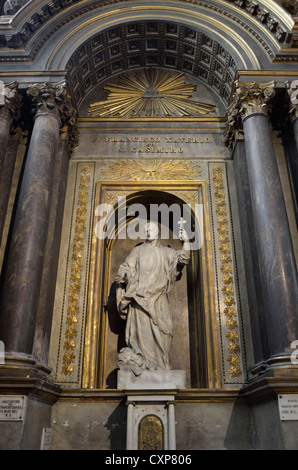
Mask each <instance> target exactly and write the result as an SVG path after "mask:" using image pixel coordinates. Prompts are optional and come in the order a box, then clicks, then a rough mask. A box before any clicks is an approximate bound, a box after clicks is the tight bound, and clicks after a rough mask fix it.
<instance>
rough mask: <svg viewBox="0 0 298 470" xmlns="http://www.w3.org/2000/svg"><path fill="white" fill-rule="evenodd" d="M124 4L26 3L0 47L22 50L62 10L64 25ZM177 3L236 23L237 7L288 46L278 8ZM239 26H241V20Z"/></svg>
mask: <svg viewBox="0 0 298 470" xmlns="http://www.w3.org/2000/svg"><path fill="white" fill-rule="evenodd" d="M125 1H126V0H101V1H90V2H89V3H88V4H87V5H86V3H85V4H84V5H82V6H80V5H79V4H80V3H81V1H80V0H50V1H47V2H45V3H44V4H43V5H41V6H40V7H39V8H38V9H35V10H32V8H31V9H30V10H29V8H30V6H31V3H34V2H29V3H28V5H26V8H28V11H30V14H29V16H28V17H27V18H26V19H25V18H24V19H23V21H22V23H21V24H17V21H15V27H13V28H12V30H11V31H9V32H5V31H4V30H3V28H2V30H3V32H2V34H1V23H0V45H1V44H2V46H4V47H7V48H10V49H18V48H20V47H24V46H25V45H26V44H27V42H28V41H29V39H30V38H31V37H32V36H33V35H34V34H35V33H36V31H38V30H39V29H40V28H41V27H42V26H43V25H45V24H46V23H48V22H50V20H51V19H53V18H54V17H55V16H57V15H58V14H61V12H63V11H64V10H65V11H67V12H68V16H67V18H65V19H64V21H66V22H67V21H70V20H71V18H72V15H73V13H72V12H74V11H75V16H78V15H82V14H84V12H86V11H92V10H94V9H98V8H100V7H104V6H109V5H113V4H120V3H123V2H125ZM179 3H182V4H183V3H188V4H192V5H197V6H204V7H205V8H209V9H210V10H212V11H216V12H219V13H221V14H223V15H224V16H227V17H229V18H230V19H234V20H237V16H235V12H233V13H232V12H231V11H228V10H229V5H228V4H233V5H235V6H236V7H237V9H238V8H239V9H242V10H245V12H246V13H248V14H250V15H251V16H252V17H253V18H254V20H257V21H258V22H259V24H260V28H263V27H266V28H267V29H268V30H269V31H270V32H271V33H272V35H273V37H274V38H276V39H277V41H278V42H279V43H280V44H287V45H288V44H289V42H290V41H291V34H290V33H291V28H290V21H289V18H291V16H290V15H289V14H288V13H287V12H286V11H285V10H284V9H282V8H280V10H281V12H283V13H284V14H283V15H282V18H280V17H278V16H277V13H279V14H280V15H281V12H277V11H276V10H275V9H272V11H271V10H269V9H268V8H264V7H263V6H262V2H258V3H256V2H254V1H250V0H221V1H218V2H217V1H216V0H211V1H209V2H206V1H202V0H180V1H179ZM272 3H273V2H272ZM224 4H227V6H226V7H225V5H224ZM275 6H276V5H275ZM26 8H25V7H24V8H23V9H22V11H23V10H26ZM17 17H18V13H17V14H16V15H15V17H13V19H15V18H16V20H17ZM0 19H1V17H0ZM7 21H8V22H9V23H10V24H12V23H11V20H10V17H7ZM2 25H3V22H2ZM242 27H245V21H243V25H242ZM247 27H249V25H247Z"/></svg>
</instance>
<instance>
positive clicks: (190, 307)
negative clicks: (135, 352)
mask: <svg viewBox="0 0 298 470" xmlns="http://www.w3.org/2000/svg"><path fill="white" fill-rule="evenodd" d="M99 185H100V186H102V188H101V191H98V195H99V194H101V196H102V195H103V193H104V191H105V190H106V191H108V188H109V183H108V184H107V183H106V182H104V183H102V185H101V184H100V183H99ZM140 186H144V184H143V183H142V184H141V185H140V184H136V183H134V184H129V183H128V184H122V185H121V193H122V195H123V192H125V191H127V195H126V198H125V210H126V211H127V213H129V208H130V207H132V205H135V204H141V205H142V206H143V207H144V208H145V210H146V211H147V214H150V209H151V207H152V206H153V205H156V206H161V205H162V204H165V205H167V207H168V208H170V212H169V213H168V214H169V219H168V222H169V223H166V225H167V226H168V228H169V230H168V238H167V239H165V238H163V237H164V235H165V231H164V230H162V228H163V227H162V223H163V222H164V219H160V218H159V220H156V221H157V222H158V223H159V226H160V234H161V235H162V236H161V237H160V243H161V244H163V245H165V246H170V247H171V248H174V249H178V250H179V249H181V247H182V244H181V242H180V240H179V238H178V227H174V226H173V222H174V220H176V218H174V217H173V216H172V212H171V210H175V208H180V209H181V215H183V207H184V206H185V207H186V210H188V211H189V215H190V217H191V219H190V218H188V217H187V220H189V221H190V220H191V224H192V227H191V231H192V233H193V234H194V233H195V216H194V212H192V209H191V207H190V206H189V205H187V204H186V202H185V201H183V199H181V198H179V197H177V196H176V195H175V184H174V183H172V184H171V185H170V186H171V188H165V187H164V188H163V187H162V186H163V185H162V184H156V183H152V185H151V187H148V189H147V190H140ZM186 186H187V185H185V188H186ZM188 186H189V185H188ZM191 186H192V189H193V190H194V191H197V195H198V201H200V200H201V201H202V202H206V203H207V201H206V200H205V197H204V182H195V183H192V184H191ZM178 187H179V189H180V190H181V185H179V183H178V184H176V188H178ZM104 188H105V189H104ZM113 189H114V190H115V187H113ZM188 189H189V188H188ZM182 193H183V191H182ZM102 197H103V196H102ZM97 202H100V196H99V198H98V199H97ZM207 204H208V203H207ZM171 208H172V209H171ZM184 210H185V209H184ZM122 211H123V207H122ZM118 212H119V206H118V205H117V204H115V206H114V213H113V214H112V215H111V214H110V219H111V220H113V222H112V223H110V224H109V229H110V233H112V234H115V237H114V238H112V239H110V240H109V239H107V238H106V239H98V238H96V237H93V242H92V244H93V246H92V260H91V264H90V266H91V279H90V285H91V286H92V292H91V291H89V306H88V315H87V326H86V331H87V332H88V331H92V335H93V338H94V339H95V341H96V342H97V345H94V344H91V342H90V341H89V339H88V335H87V338H86V339H85V342H86V346H85V361H84V362H85V368H84V374H83V376H84V379H83V382H84V383H85V386H86V387H90V385H91V383H90V376H93V379H92V380H91V382H92V383H93V386H95V387H99V388H116V384H117V369H118V363H117V362H118V361H117V359H118V352H119V351H120V349H121V348H122V347H124V346H125V335H124V330H125V322H124V321H123V320H122V319H120V317H119V314H118V312H117V307H116V282H115V278H116V273H117V271H118V268H119V265H120V264H121V263H123V261H124V260H125V258H126V256H127V255H128V254H129V253H130V251H131V250H132V249H133V248H134V247H135V246H136V245H137V244H139V243H142V242H144V236H143V232H142V230H141V227H142V226H143V225H144V223H145V219H142V218H138V214H136V217H137V218H136V219H135V218H134V217H133V216H131V217H128V219H127V220H125V221H124V220H120V219H119V220H120V224H119V221H118ZM160 214H161V212H159V216H160ZM184 214H185V212H184ZM204 217H208V211H207V209H206V211H205V212H204ZM133 220H134V221H135V222H136V221H137V224H139V227H138V228H137V229H136V231H137V232H140V237H139V238H137V239H130V238H129V237H127V236H125V237H124V236H123V230H124V229H126V228H127V225H128V224H129V223H131V222H132V221H133ZM98 221H99V218H98V217H95V220H94V224H96V223H98ZM114 221H115V227H114V226H113V223H114ZM197 222H199V220H198V221H197ZM199 223H200V222H199ZM201 223H202V227H203V226H204V234H203V236H202V238H203V240H202V241H203V243H202V246H201V247H200V245H198V246H199V249H194V250H192V251H191V260H190V263H189V265H188V266H187V268H184V270H183V271H182V273H181V276H179V279H178V280H177V282H176V283H175V284H174V286H173V289H172V292H171V293H170V295H169V299H170V304H171V307H172V311H173V324H174V330H173V340H172V347H171V353H170V362H171V366H172V368H173V369H175V370H185V371H186V376H187V388H192V387H194V388H208V387H210V386H211V384H212V383H214V376H216V375H217V374H218V373H219V371H218V370H217V371H216V365H215V364H216V362H217V361H216V356H217V352H216V350H217V343H216V341H217V340H216V332H215V329H213V330H210V327H211V328H212V326H211V325H212V323H213V324H214V323H215V316H214V315H215V313H214V310H213V307H212V298H211V297H212V285H208V284H207V277H210V276H211V277H212V273H211V272H210V269H212V267H211V266H209V268H208V269H209V271H208V272H207V271H206V268H204V266H205V265H206V263H207V262H208V261H207V258H208V252H209V250H210V245H209V241H208V240H209V236H208V233H207V234H206V231H207V232H208V227H209V225H208V223H207V224H206V220H201ZM205 224H206V225H205ZM198 228H199V225H198V223H197V225H196V229H198ZM121 232H122V234H121ZM119 235H120V236H119ZM193 246H194V245H193ZM92 325H93V328H92ZM213 326H214V325H213ZM94 328H96V329H97V334H96V335H94ZM91 349H96V351H98V353H97V360H96V364H93V373H91V370H90V361H89V359H88V358H90V357H91V356H93V357H94V354H95V352H93V353H92V352H91ZM208 351H210V353H209V359H207V355H208ZM211 358H213V361H214V365H215V368H214V370H212V371H210V370H209V367H210V359H211ZM94 367H96V371H95V374H94Z"/></svg>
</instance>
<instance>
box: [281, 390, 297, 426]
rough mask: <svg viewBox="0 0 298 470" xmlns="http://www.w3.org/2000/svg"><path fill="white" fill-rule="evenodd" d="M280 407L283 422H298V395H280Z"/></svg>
mask: <svg viewBox="0 0 298 470" xmlns="http://www.w3.org/2000/svg"><path fill="white" fill-rule="evenodd" d="M278 406H279V414H280V419H281V420H282V421H289V420H298V394H296V393H287V394H284V395H278Z"/></svg>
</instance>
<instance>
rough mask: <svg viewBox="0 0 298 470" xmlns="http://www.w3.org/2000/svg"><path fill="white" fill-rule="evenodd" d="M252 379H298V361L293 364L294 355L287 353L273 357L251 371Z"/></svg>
mask: <svg viewBox="0 0 298 470" xmlns="http://www.w3.org/2000/svg"><path fill="white" fill-rule="evenodd" d="M249 372H250V374H251V376H252V378H253V379H254V378H257V377H260V376H262V377H298V359H297V358H295V362H293V358H292V354H291V353H288V352H285V353H280V354H276V355H273V356H271V357H270V358H269V359H267V360H266V361H263V362H260V363H259V364H256V365H255V366H254V367H253V368H252V369H250V371H249Z"/></svg>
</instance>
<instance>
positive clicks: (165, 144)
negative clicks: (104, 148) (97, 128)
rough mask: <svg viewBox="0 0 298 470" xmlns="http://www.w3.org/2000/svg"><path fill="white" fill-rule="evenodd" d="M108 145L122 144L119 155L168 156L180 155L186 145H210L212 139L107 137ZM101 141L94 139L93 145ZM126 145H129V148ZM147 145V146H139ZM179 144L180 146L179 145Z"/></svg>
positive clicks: (105, 140) (206, 137)
mask: <svg viewBox="0 0 298 470" xmlns="http://www.w3.org/2000/svg"><path fill="white" fill-rule="evenodd" d="M102 140H103V141H104V142H105V143H107V144H120V145H119V147H118V152H119V153H125V152H130V153H136V154H139V155H142V154H146V153H147V154H166V153H172V154H173V153H179V154H182V153H183V152H184V147H183V146H182V145H185V144H198V145H201V144H210V143H211V142H212V141H211V138H210V137H209V136H198V137H193V136H189V137H181V136H180V137H173V136H161V137H158V136H114V135H112V136H111V135H107V136H105V137H104V139H102ZM100 141H101V139H99V138H98V137H93V138H92V143H98V142H100ZM125 144H128V145H127V146H126V145H125ZM138 144H145V145H140V146H139V145H138ZM177 144H178V145H177Z"/></svg>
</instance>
